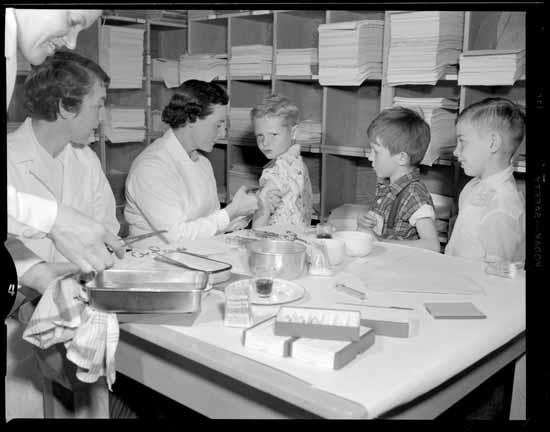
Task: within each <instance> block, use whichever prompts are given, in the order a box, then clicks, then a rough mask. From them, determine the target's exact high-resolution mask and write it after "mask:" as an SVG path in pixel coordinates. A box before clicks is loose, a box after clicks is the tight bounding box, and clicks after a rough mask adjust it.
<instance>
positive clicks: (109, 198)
mask: <svg viewBox="0 0 550 432" xmlns="http://www.w3.org/2000/svg"><path fill="white" fill-rule="evenodd" d="M7 144H8V149H7V160H8V182H9V183H10V184H13V185H14V186H15V187H16V188H17V189H18V190H20V191H22V192H25V193H28V194H33V195H36V196H37V197H39V198H43V199H52V200H57V201H58V202H60V203H62V204H63V205H66V206H69V207H72V208H74V209H76V210H78V211H80V212H82V213H84V214H85V215H87V216H90V217H91V218H93V219H95V220H97V221H98V222H101V223H103V224H104V225H105V226H106V227H107V228H108V229H109V230H110V231H111V232H112V233H113V234H117V233H118V230H119V223H118V221H117V219H116V208H115V198H114V195H113V191H112V190H111V187H110V185H109V182H108V181H107V178H106V177H105V174H104V173H103V170H102V169H101V164H100V162H99V159H98V157H97V156H96V154H95V153H94V152H93V151H92V150H91V149H90V148H89V147H80V146H79V147H75V146H72V145H71V144H68V145H67V146H66V147H65V148H64V150H63V151H62V152H61V154H60V155H59V156H58V159H59V160H61V161H62V165H63V181H62V191H61V196H58V195H57V194H58V192H56V190H55V186H53V185H52V184H49V183H50V177H51V176H50V173H49V172H47V170H46V166H45V165H44V163H43V162H42V161H41V159H40V157H39V155H40V152H39V150H40V149H39V146H40V144H39V143H38V141H37V140H36V137H35V135H34V132H33V130H32V123H31V119H30V118H27V119H26V120H25V122H24V123H23V124H22V125H21V127H19V129H17V130H16V131H15V132H13V133H11V134H9V135H8V139H7ZM10 223H11V221H10V220H9V221H8V228H9V225H10ZM19 240H20V242H21V243H23V244H24V245H25V246H27V248H28V249H30V250H31V251H32V252H34V254H36V256H38V257H39V258H41V259H42V260H45V261H48V262H66V261H67V260H66V258H65V257H64V256H63V255H61V254H60V253H59V252H58V251H57V250H56V249H55V246H54V244H53V242H52V241H51V240H49V239H48V238H38V239H35V238H20V239H19ZM9 246H10V245H9V244H8V250H9V251H10V253H11V254H12V258H13V259H14V262H15V265H16V268H17V273H18V274H19V275H21V274H23V273H24V272H25V271H26V270H27V269H28V268H29V263H28V262H27V261H25V260H23V261H22V260H21V259H20V258H21V257H20V256H19V255H18V254H17V250H14V249H13V248H10V247H9ZM35 259H36V258H35ZM34 263H36V260H35V261H34ZM34 263H32V264H34Z"/></svg>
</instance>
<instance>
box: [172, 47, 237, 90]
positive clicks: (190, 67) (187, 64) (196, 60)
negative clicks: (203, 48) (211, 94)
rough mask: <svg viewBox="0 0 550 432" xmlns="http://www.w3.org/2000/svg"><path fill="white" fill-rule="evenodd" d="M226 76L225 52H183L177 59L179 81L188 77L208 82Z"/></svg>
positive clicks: (182, 81) (181, 81)
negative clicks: (178, 59)
mask: <svg viewBox="0 0 550 432" xmlns="http://www.w3.org/2000/svg"><path fill="white" fill-rule="evenodd" d="M226 77H227V54H185V55H182V56H181V57H180V61H179V82H180V84H182V83H184V82H185V81H187V80H190V79H198V80H201V81H206V82H210V81H212V80H214V79H218V80H225V79H226Z"/></svg>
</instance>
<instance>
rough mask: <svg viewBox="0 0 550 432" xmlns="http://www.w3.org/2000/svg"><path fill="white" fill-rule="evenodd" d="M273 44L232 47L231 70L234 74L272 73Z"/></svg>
mask: <svg viewBox="0 0 550 432" xmlns="http://www.w3.org/2000/svg"><path fill="white" fill-rule="evenodd" d="M272 56H273V47H272V46H271V45H261V44H256V45H237V46H234V47H233V48H232V49H231V60H230V61H229V72H230V73H231V75H234V76H250V75H268V74H271V63H272Z"/></svg>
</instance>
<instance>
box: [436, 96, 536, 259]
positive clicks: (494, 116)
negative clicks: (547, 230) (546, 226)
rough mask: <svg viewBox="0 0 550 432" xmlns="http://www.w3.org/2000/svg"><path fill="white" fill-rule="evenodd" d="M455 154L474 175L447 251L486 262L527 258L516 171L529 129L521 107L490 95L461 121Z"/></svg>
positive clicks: (465, 190) (464, 192)
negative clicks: (515, 158)
mask: <svg viewBox="0 0 550 432" xmlns="http://www.w3.org/2000/svg"><path fill="white" fill-rule="evenodd" d="M456 132H457V146H456V149H455V151H454V154H455V156H456V157H457V158H458V161H459V162H460V163H461V165H462V168H463V169H464V172H465V173H466V175H468V176H471V177H474V178H473V179H471V180H470V181H469V182H468V183H467V184H466V185H465V186H464V188H463V189H462V192H461V193H460V196H459V202H458V207H459V212H458V217H457V219H456V222H455V225H454V229H453V232H452V234H451V238H450V240H449V243H448V244H447V247H446V249H445V253H446V254H448V255H454V256H460V257H464V258H471V259H475V260H483V261H489V262H494V261H508V262H511V263H513V262H522V261H523V260H524V259H525V203H524V199H523V196H522V195H521V193H520V192H519V191H518V188H517V186H516V181H515V179H514V176H513V168H512V164H511V160H512V156H513V155H514V153H515V152H516V150H517V148H518V147H519V146H520V144H521V142H522V140H523V137H524V134H525V114H524V113H523V110H522V108H521V107H520V106H519V105H517V104H515V103H513V102H511V101H510V100H508V99H503V98H487V99H484V100H482V101H481V102H477V103H474V104H472V105H470V106H469V107H467V108H466V109H465V110H464V111H462V112H461V113H460V114H459V116H458V118H457V121H456Z"/></svg>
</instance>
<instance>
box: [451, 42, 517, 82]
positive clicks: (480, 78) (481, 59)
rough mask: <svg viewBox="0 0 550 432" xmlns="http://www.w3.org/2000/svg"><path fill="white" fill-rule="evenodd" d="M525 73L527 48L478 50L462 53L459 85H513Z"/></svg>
mask: <svg viewBox="0 0 550 432" xmlns="http://www.w3.org/2000/svg"><path fill="white" fill-rule="evenodd" d="M524 74H525V50H519V49H518V50H476V51H464V52H463V53H462V54H460V72H459V74H458V85H513V84H514V83H515V82H516V80H517V79H518V78H520V77H522V76H523V75H524Z"/></svg>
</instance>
